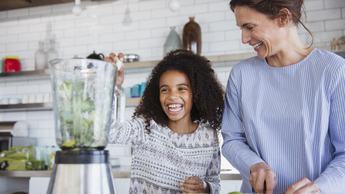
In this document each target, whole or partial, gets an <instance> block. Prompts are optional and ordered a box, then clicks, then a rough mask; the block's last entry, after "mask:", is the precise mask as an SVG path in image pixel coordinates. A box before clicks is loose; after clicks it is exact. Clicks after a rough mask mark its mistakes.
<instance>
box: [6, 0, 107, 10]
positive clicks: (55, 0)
mask: <svg viewBox="0 0 345 194" xmlns="http://www.w3.org/2000/svg"><path fill="white" fill-rule="evenodd" d="M81 1H83V0H81ZM91 1H102V0H91ZM103 1H104V0H103ZM70 2H74V0H1V1H0V11H5V10H12V9H20V8H29V7H37V6H44V5H53V4H60V3H70Z"/></svg>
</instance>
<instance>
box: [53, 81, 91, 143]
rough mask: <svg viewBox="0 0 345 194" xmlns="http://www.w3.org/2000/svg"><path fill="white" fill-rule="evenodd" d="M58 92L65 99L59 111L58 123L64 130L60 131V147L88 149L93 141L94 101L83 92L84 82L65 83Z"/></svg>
mask: <svg viewBox="0 0 345 194" xmlns="http://www.w3.org/2000/svg"><path fill="white" fill-rule="evenodd" d="M59 90H60V92H62V93H63V94H65V97H66V99H65V100H63V101H62V104H61V106H60V110H59V111H60V114H59V115H60V122H61V123H62V124H63V126H64V127H65V128H64V129H65V130H66V131H65V132H64V131H63V130H62V131H61V133H62V134H61V135H62V146H63V147H65V148H67V149H73V148H75V147H90V146H91V145H92V143H93V141H94V137H93V136H94V130H93V126H94V124H93V122H94V120H95V117H96V115H95V105H94V101H93V100H92V99H91V98H90V96H89V94H88V92H86V91H85V87H84V82H73V83H72V82H71V81H65V82H64V83H62V84H61V86H60V87H59ZM66 132H67V133H66Z"/></svg>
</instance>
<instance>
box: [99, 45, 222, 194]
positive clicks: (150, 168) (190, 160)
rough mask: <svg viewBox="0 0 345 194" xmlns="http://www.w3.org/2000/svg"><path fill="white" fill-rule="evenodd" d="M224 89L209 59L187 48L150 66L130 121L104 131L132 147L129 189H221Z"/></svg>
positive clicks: (174, 190)
mask: <svg viewBox="0 0 345 194" xmlns="http://www.w3.org/2000/svg"><path fill="white" fill-rule="evenodd" d="M115 58H116V56H115V55H114V54H111V55H110V57H107V58H106V59H105V60H106V61H110V62H116V59H115ZM119 75H120V81H119V80H117V85H118V86H120V85H121V84H122V83H121V82H123V78H121V77H123V70H122V69H121V70H120V72H119ZM119 82H120V83H119ZM223 93H224V92H223V89H222V86H221V84H220V83H219V82H218V80H217V78H216V76H215V74H214V71H213V69H212V68H211V62H210V61H208V60H207V59H206V58H204V57H201V56H199V55H195V54H193V53H192V52H190V51H187V50H176V51H172V52H170V53H168V54H167V56H166V57H165V58H164V59H163V60H162V61H160V62H159V63H158V65H157V66H155V67H154V69H153V70H152V73H151V75H150V76H149V78H148V81H147V86H146V89H145V91H144V93H143V96H142V99H141V101H140V103H139V105H138V107H137V108H136V109H135V112H134V115H133V119H132V120H130V121H126V122H125V123H124V125H123V126H122V128H120V129H116V128H115V127H112V128H111V132H110V135H109V143H111V144H131V145H132V148H133V156H132V166H131V168H132V172H131V186H130V191H129V193H154V194H155V193H182V192H185V193H206V192H207V193H219V192H220V178H219V174H220V149H219V145H218V137H217V134H218V133H217V132H218V131H219V130H220V126H221V120H222V113H223V109H224V102H223Z"/></svg>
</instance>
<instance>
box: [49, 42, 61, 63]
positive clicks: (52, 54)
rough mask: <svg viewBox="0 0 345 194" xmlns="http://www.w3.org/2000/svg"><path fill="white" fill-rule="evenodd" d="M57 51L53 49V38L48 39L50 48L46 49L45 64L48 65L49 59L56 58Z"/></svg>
mask: <svg viewBox="0 0 345 194" xmlns="http://www.w3.org/2000/svg"><path fill="white" fill-rule="evenodd" d="M58 56H59V55H58V52H57V51H56V50H55V40H53V39H51V40H50V49H49V50H48V51H47V64H48V65H49V61H51V60H53V59H57V58H58Z"/></svg>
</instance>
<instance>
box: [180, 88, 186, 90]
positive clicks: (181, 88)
mask: <svg viewBox="0 0 345 194" xmlns="http://www.w3.org/2000/svg"><path fill="white" fill-rule="evenodd" d="M179 90H187V88H179Z"/></svg>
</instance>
